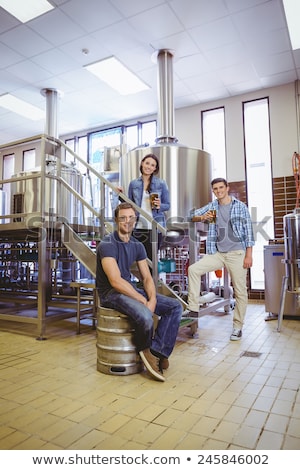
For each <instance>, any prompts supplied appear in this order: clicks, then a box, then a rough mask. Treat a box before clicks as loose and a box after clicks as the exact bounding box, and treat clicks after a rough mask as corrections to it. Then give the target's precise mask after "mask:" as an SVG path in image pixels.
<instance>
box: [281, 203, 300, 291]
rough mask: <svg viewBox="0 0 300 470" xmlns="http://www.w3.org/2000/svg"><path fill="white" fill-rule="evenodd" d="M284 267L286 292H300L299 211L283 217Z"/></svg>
mask: <svg viewBox="0 0 300 470" xmlns="http://www.w3.org/2000/svg"><path fill="white" fill-rule="evenodd" d="M283 225H284V244H285V267H286V269H285V270H286V276H287V277H288V290H289V291H291V292H300V211H299V209H295V210H294V212H293V213H292V214H287V215H285V216H284V217H283Z"/></svg>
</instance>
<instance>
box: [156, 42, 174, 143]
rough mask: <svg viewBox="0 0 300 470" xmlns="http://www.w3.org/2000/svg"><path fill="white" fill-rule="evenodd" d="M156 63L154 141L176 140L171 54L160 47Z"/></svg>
mask: <svg viewBox="0 0 300 470" xmlns="http://www.w3.org/2000/svg"><path fill="white" fill-rule="evenodd" d="M157 65H158V81H157V87H158V136H157V138H156V143H164V142H177V139H176V137H175V136H174V99H173V54H172V53H171V52H170V51H168V50H166V49H162V50H160V51H159V52H158V54H157Z"/></svg>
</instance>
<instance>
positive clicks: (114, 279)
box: [101, 256, 147, 305]
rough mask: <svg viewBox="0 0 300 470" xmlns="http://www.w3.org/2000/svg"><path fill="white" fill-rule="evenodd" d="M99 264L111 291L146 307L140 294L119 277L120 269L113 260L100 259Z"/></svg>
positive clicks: (144, 300) (109, 258) (110, 258)
mask: <svg viewBox="0 0 300 470" xmlns="http://www.w3.org/2000/svg"><path fill="white" fill-rule="evenodd" d="M145 262H146V261H145ZM101 263H102V268H103V270H104V272H105V274H106V276H107V278H108V280H109V283H110V285H111V287H112V288H113V289H115V290H116V291H118V292H120V294H124V295H127V296H128V297H131V298H132V299H135V300H137V301H138V302H141V303H142V304H144V305H147V299H145V297H144V296H143V295H142V294H140V293H139V292H137V291H136V290H135V289H134V287H133V286H132V285H131V284H130V282H128V281H125V279H123V278H122V277H121V273H120V269H119V266H118V263H117V262H116V260H115V258H112V257H108V256H107V257H104V258H102V260H101Z"/></svg>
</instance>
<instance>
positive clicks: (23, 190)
mask: <svg viewBox="0 0 300 470" xmlns="http://www.w3.org/2000/svg"><path fill="white" fill-rule="evenodd" d="M57 175H58V172H57V167H56V165H55V164H52V163H51V164H49V165H48V166H47V171H46V180H45V193H44V197H45V211H46V212H48V213H50V212H51V213H52V214H53V215H54V214H55V215H57V216H60V217H64V218H65V219H66V220H67V222H69V223H83V221H82V218H83V211H82V204H81V202H79V200H78V199H76V197H75V196H74V195H73V194H72V193H71V192H70V191H69V190H68V189H67V188H65V187H64V186H63V185H61V194H60V197H58V181H57V180H56V179H55V178H51V177H52V176H53V177H55V176H57ZM14 177H24V179H22V180H19V181H16V182H13V183H12V199H11V205H12V207H11V210H12V214H17V213H22V212H24V213H27V214H29V216H30V214H31V213H34V212H40V211H41V194H40V192H41V171H40V169H34V170H32V171H22V172H20V173H18V174H16V175H14ZM61 177H62V178H63V179H64V180H65V181H66V182H67V183H68V184H69V185H70V186H71V187H72V188H73V189H74V190H75V191H77V192H78V193H79V194H80V195H82V175H81V174H80V172H78V170H76V169H75V168H74V167H73V166H72V165H69V164H67V163H66V164H63V165H62V167H61ZM16 220H17V219H16Z"/></svg>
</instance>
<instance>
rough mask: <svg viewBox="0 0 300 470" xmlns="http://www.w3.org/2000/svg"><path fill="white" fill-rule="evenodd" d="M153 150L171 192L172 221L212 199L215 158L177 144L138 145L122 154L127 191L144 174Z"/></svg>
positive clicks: (122, 181) (185, 216)
mask: <svg viewBox="0 0 300 470" xmlns="http://www.w3.org/2000/svg"><path fill="white" fill-rule="evenodd" d="M149 153H153V154H155V155H156V156H157V157H158V159H159V167H160V170H159V174H158V175H157V176H158V177H159V178H161V179H164V180H165V181H166V182H167V184H168V187H169V191H170V203H171V204H170V210H169V211H168V213H167V217H168V219H169V220H171V221H172V222H177V221H178V222H181V221H184V220H187V217H188V215H189V211H190V210H191V209H193V208H195V207H201V206H203V205H205V204H207V203H208V202H209V201H211V197H212V193H211V186H210V182H211V158H210V154H209V153H207V152H205V151H204V150H199V149H195V148H188V147H185V146H184V145H180V144H177V143H176V144H175V143H162V144H156V145H153V146H151V147H150V146H149V147H137V148H135V149H133V150H131V151H130V152H128V153H127V154H126V155H123V156H122V157H121V161H120V168H121V185H122V187H123V188H124V190H125V192H126V194H127V192H128V186H129V183H130V181H131V180H133V179H135V178H138V177H139V176H140V174H141V173H140V169H139V168H140V162H141V160H142V159H143V158H144V157H145V156H146V155H148V154H149Z"/></svg>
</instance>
